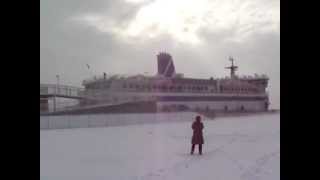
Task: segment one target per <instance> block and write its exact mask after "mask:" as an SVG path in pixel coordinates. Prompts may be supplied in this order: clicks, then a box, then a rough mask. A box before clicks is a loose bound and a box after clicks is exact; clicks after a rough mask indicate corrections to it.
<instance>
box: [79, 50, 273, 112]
mask: <svg viewBox="0 0 320 180" xmlns="http://www.w3.org/2000/svg"><path fill="white" fill-rule="evenodd" d="M229 60H230V61H231V65H230V66H229V67H226V69H229V70H230V77H225V78H213V77H209V78H206V79H203V78H202V79H200V78H190V77H184V75H183V74H181V73H176V71H175V66H174V62H173V58H172V56H171V55H170V54H168V53H165V52H160V53H159V54H158V55H157V63H158V72H157V74H156V75H153V76H147V75H142V74H138V75H133V76H123V75H107V74H106V73H104V74H103V75H101V76H100V77H94V78H92V79H89V80H84V81H83V86H84V87H85V90H84V91H83V94H82V95H83V97H85V98H84V99H83V100H81V102H80V105H81V106H83V107H91V108H89V109H90V112H92V110H93V111H96V112H103V111H106V112H163V111H165V112H167V111H216V112H218V111H222V112H234V111H246V112H249V111H250V112H258V111H268V106H269V96H268V93H267V91H266V88H267V86H268V80H269V78H268V77H267V76H266V75H257V74H255V75H254V76H242V77H239V76H238V75H236V73H235V72H236V71H237V70H238V66H235V65H234V59H233V58H232V57H230V58H229ZM94 107H95V108H94ZM94 109H95V110H94ZM88 111H89V110H88Z"/></svg>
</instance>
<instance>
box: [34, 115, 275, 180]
mask: <svg viewBox="0 0 320 180" xmlns="http://www.w3.org/2000/svg"><path fill="white" fill-rule="evenodd" d="M203 123H204V126H205V129H204V138H205V144H204V146H203V155H201V156H200V155H198V154H197V153H198V151H197V150H198V149H197V147H196V151H195V152H196V153H195V154H194V155H192V156H191V155H190V154H189V152H190V146H191V144H190V141H191V135H192V131H191V127H190V126H191V121H190V122H170V123H169V122H168V123H153V124H137V125H130V126H114V127H102V128H82V129H59V130H40V165H41V166H40V176H41V180H106V179H109V180H189V179H190V180H191V179H192V180H195V179H201V180H277V179H280V115H279V114H268V115H257V116H243V117H225V118H219V119H217V120H207V119H204V120H203Z"/></svg>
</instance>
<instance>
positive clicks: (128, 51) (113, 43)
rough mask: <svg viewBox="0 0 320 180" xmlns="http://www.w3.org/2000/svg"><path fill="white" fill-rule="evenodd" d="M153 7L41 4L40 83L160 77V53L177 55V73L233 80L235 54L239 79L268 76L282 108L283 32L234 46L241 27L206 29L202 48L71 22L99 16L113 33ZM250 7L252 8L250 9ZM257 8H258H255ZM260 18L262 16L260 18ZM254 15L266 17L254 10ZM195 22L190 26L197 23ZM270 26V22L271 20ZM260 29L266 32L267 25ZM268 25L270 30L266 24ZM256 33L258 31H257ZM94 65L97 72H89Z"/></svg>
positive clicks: (83, 0) (72, 0)
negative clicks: (108, 76) (100, 77)
mask: <svg viewBox="0 0 320 180" xmlns="http://www.w3.org/2000/svg"><path fill="white" fill-rule="evenodd" d="M147 3H152V1H146V2H144V3H136V4H134V3H131V4H130V3H126V2H125V1H120V0H119V1H113V0H109V1H105V0H91V1H87V0H68V1H62V0H55V1H48V0H42V1H41V2H40V5H41V6H40V82H41V83H55V75H56V74H59V75H60V79H61V83H64V84H70V85H75V86H80V85H81V81H82V80H83V79H85V78H88V77H90V76H92V75H94V74H102V72H107V73H121V74H136V73H143V72H148V73H149V74H155V73H156V54H157V53H158V52H159V51H167V52H169V53H171V54H172V56H173V58H174V62H175V65H176V69H177V71H178V72H181V73H184V74H185V76H190V77H191V76H192V77H199V78H209V77H211V76H214V77H221V76H226V75H228V71H226V70H225V69H224V67H225V66H227V65H228V63H229V61H228V60H227V58H228V56H229V55H232V56H234V58H235V59H236V63H237V65H239V66H240V69H239V71H238V74H246V75H252V74H254V73H259V74H262V73H263V74H267V75H268V76H269V77H270V86H269V91H270V95H271V103H272V106H273V107H277V108H279V106H280V33H279V32H274V31H267V32H263V31H255V32H253V33H252V34H251V35H250V36H249V37H248V38H246V39H245V40H244V41H229V40H230V37H237V36H238V33H239V29H238V26H232V27H230V28H229V29H225V30H223V31H212V30H211V29H210V28H206V27H202V28H200V29H199V30H198V31H197V36H198V37H199V39H200V40H201V41H202V43H201V44H198V45H197V44H188V43H183V42H179V41H176V40H175V39H174V37H172V35H171V34H170V33H166V32H163V33H161V34H159V35H158V36H156V37H154V38H147V39H145V38H142V39H141V38H140V37H133V38H127V37H125V36H119V35H116V34H114V33H112V32H101V31H99V30H98V29H97V28H96V27H93V26H89V25H86V24H81V23H75V22H72V21H70V19H72V18H74V17H79V16H82V15H86V14H98V15H100V16H103V17H106V18H108V19H110V20H112V22H113V24H112V27H110V28H114V27H116V28H119V29H125V28H126V27H128V25H129V24H130V23H131V22H132V21H133V20H134V18H135V15H136V14H137V12H138V11H139V10H140V8H141V7H143V6H144V5H145V4H147ZM246 8H249V7H246ZM252 8H253V9H255V8H256V7H252ZM254 13H256V14H254ZM252 15H253V16H255V15H256V16H261V17H262V18H263V16H266V15H268V14H265V15H263V14H262V15H261V13H260V14H259V12H258V11H256V10H255V11H253V14H252ZM194 21H196V20H195V19H194V18H191V19H188V20H187V23H194ZM266 23H270V22H267V21H265V24H266ZM257 24H258V27H261V28H262V27H263V26H264V24H261V23H260V24H259V23H257ZM266 26H268V25H267V24H266ZM248 27H249V30H250V28H253V30H256V28H257V27H256V26H254V25H251V26H249V25H248ZM86 64H90V66H91V69H89V70H88V69H87V68H86Z"/></svg>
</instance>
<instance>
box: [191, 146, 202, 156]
mask: <svg viewBox="0 0 320 180" xmlns="http://www.w3.org/2000/svg"><path fill="white" fill-rule="evenodd" d="M195 146H196V145H195V144H192V147H191V154H193V152H194V147H195ZM198 146H199V154H202V144H198Z"/></svg>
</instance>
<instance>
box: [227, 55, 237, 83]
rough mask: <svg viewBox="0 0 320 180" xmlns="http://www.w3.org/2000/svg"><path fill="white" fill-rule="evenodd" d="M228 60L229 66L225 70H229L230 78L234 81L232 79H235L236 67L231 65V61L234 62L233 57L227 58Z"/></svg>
mask: <svg viewBox="0 0 320 180" xmlns="http://www.w3.org/2000/svg"><path fill="white" fill-rule="evenodd" d="M229 60H230V61H231V66H229V67H226V69H230V77H231V79H234V78H236V74H235V72H236V70H237V69H238V66H235V65H234V64H233V61H234V59H233V57H229Z"/></svg>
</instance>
